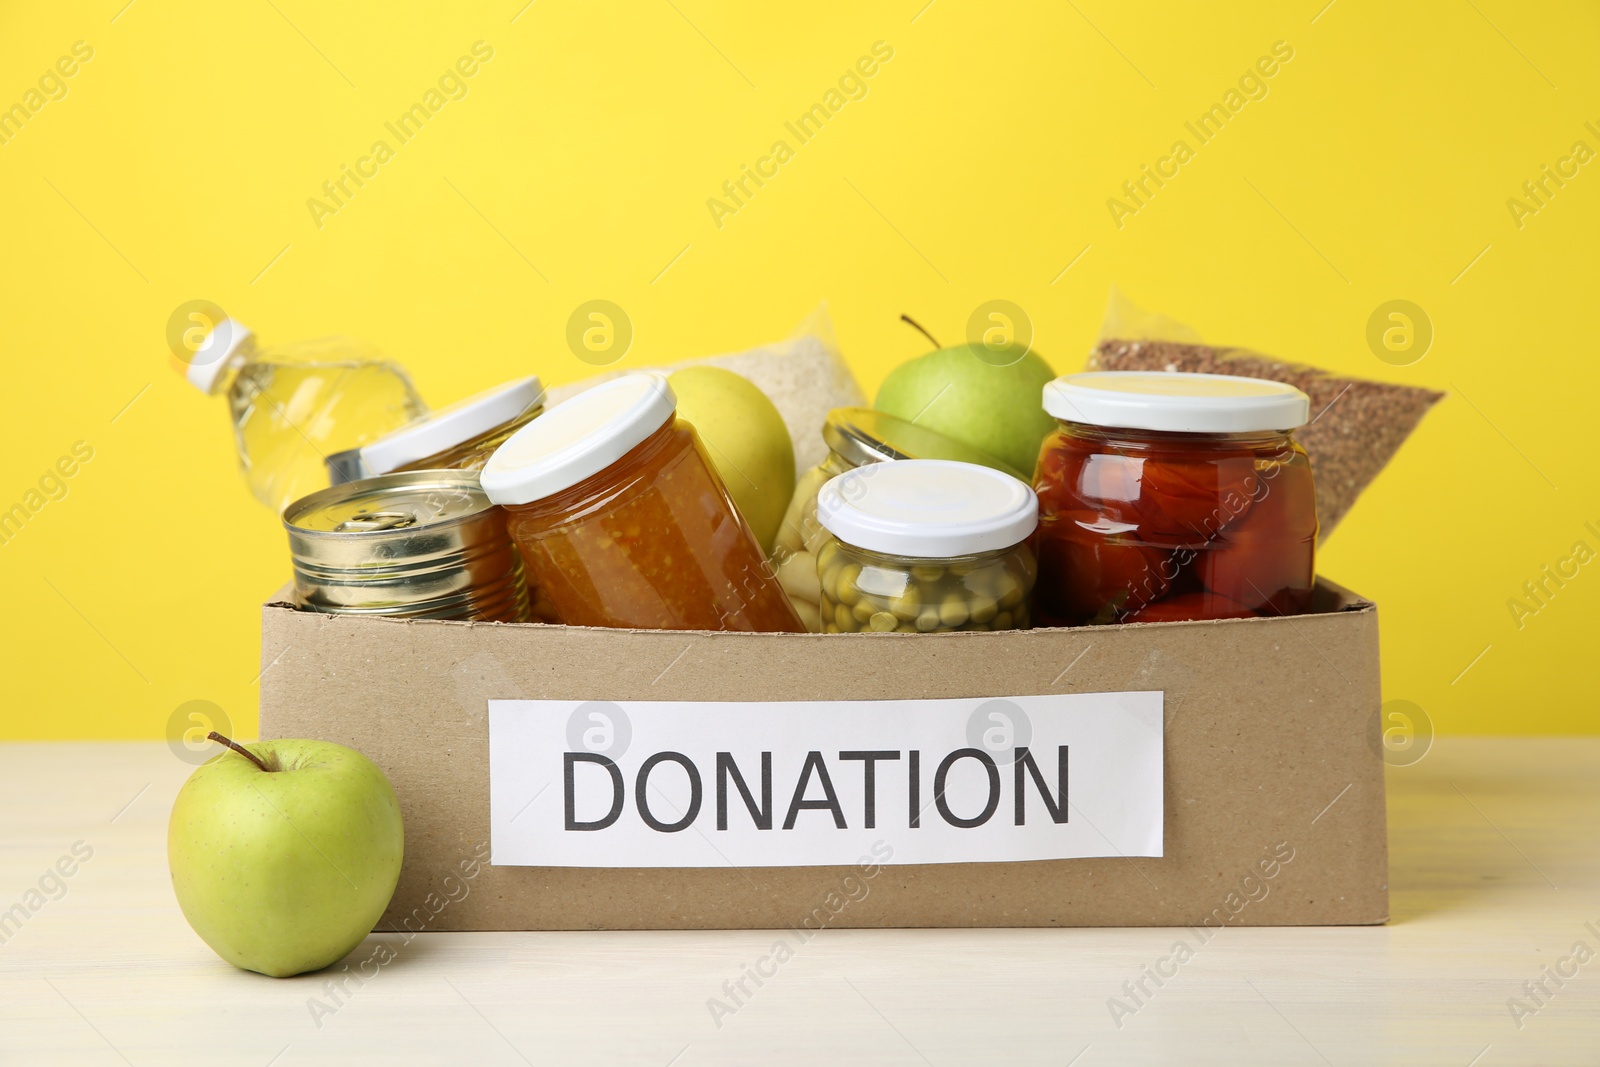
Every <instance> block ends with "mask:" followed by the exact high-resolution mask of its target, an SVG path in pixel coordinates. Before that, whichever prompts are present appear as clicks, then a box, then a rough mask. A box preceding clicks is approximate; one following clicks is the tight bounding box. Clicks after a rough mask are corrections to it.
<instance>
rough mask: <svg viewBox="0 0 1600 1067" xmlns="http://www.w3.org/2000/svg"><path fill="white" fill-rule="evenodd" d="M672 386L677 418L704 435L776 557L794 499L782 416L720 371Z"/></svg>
mask: <svg viewBox="0 0 1600 1067" xmlns="http://www.w3.org/2000/svg"><path fill="white" fill-rule="evenodd" d="M667 382H668V384H670V385H671V386H672V391H673V392H674V393H676V394H677V397H678V416H679V417H680V418H682V419H684V420H685V421H687V422H688V423H689V424H690V425H691V426H693V427H694V428H695V432H697V433H698V434H699V435H700V440H701V442H702V443H703V444H704V445H705V446H706V453H707V454H708V455H709V456H710V457H711V462H712V464H713V465H714V466H715V467H716V468H717V474H718V475H720V476H721V478H722V484H724V485H726V486H727V487H728V492H729V494H730V495H731V496H732V497H733V502H734V504H735V505H736V506H737V507H738V509H739V514H741V515H743V516H744V521H745V522H747V523H749V524H750V529H751V531H752V532H754V533H755V535H756V540H757V541H760V542H761V549H762V551H763V552H771V551H772V541H773V538H775V537H777V536H778V526H779V524H780V523H782V522H783V513H784V511H785V510H787V509H788V507H789V498H790V497H792V496H793V495H794V442H793V441H792V440H790V438H789V428H788V427H787V426H785V425H784V422H783V416H782V415H780V414H778V409H777V408H776V407H774V406H773V403H772V401H771V400H769V399H768V398H767V394H766V393H763V392H762V391H761V390H760V389H759V388H757V387H756V385H755V383H753V382H751V381H750V379H748V378H746V377H743V376H742V375H738V374H735V373H733V371H730V370H723V369H722V368H721V367H685V368H684V369H682V370H679V371H674V372H672V374H670V375H669V376H668V377H667ZM817 429H818V432H821V429H822V428H821V427H820V426H819V427H818V428H817Z"/></svg>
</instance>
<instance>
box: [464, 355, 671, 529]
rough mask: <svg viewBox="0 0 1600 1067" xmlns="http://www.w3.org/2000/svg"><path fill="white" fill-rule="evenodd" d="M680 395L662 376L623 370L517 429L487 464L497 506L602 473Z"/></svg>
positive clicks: (487, 482) (486, 480) (664, 417)
mask: <svg viewBox="0 0 1600 1067" xmlns="http://www.w3.org/2000/svg"><path fill="white" fill-rule="evenodd" d="M677 410H678V398H677V396H676V395H675V394H674V393H673V391H672V386H670V385H668V384H667V379H666V377H665V376H664V375H660V374H640V373H634V374H625V375H623V376H622V377H620V378H613V379H612V380H611V381H609V382H604V383H602V384H600V385H597V386H595V387H594V388H592V389H585V390H584V391H583V392H581V393H579V394H578V395H577V396H575V397H573V398H571V399H570V400H566V401H563V402H562V403H560V404H557V405H556V406H555V407H553V408H551V409H550V410H549V411H546V412H545V413H544V414H543V415H540V416H539V417H538V418H537V419H534V420H533V421H532V422H530V423H528V425H526V426H524V427H523V428H522V429H520V430H518V431H517V432H516V433H514V434H512V435H511V438H510V440H508V441H507V442H506V443H505V444H503V445H501V446H500V447H499V448H497V449H495V453H494V455H492V456H490V457H489V463H488V465H487V466H485V467H484V468H483V474H482V480H483V489H484V492H486V493H488V494H489V499H490V500H492V501H494V502H495V503H496V504H531V503H533V502H534V501H535V500H543V499H544V498H545V497H547V496H551V495H553V494H555V493H559V492H561V491H562V490H563V489H571V488H572V487H573V486H575V485H577V484H578V483H579V482H581V481H583V480H584V479H585V478H589V477H592V476H593V475H596V474H599V473H600V472H601V471H603V470H605V469H606V468H607V467H609V466H611V465H612V464H613V463H615V462H616V461H617V460H619V459H621V458H622V457H623V456H625V455H627V454H628V453H629V452H631V451H633V449H634V448H636V447H638V446H639V445H640V444H641V443H642V442H643V441H644V440H645V438H647V437H649V436H650V435H651V434H653V433H655V432H656V431H657V430H659V429H661V427H662V426H663V425H665V424H666V422H667V421H668V420H669V419H671V418H672V417H673V414H674V413H675V412H676V411H677Z"/></svg>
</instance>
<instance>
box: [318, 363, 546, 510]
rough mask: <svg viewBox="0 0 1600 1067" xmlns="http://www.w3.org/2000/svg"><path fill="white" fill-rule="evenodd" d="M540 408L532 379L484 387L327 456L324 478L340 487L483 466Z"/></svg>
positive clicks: (541, 400)
mask: <svg viewBox="0 0 1600 1067" xmlns="http://www.w3.org/2000/svg"><path fill="white" fill-rule="evenodd" d="M543 411H544V386H543V384H541V383H540V381H539V379H538V378H537V377H528V378H518V379H517V380H516V381H513V382H506V383H505V384H504V385H500V386H496V387H495V388H493V389H489V390H485V391H484V392H482V393H479V394H477V395H476V396H470V397H468V398H466V399H465V400H458V401H456V402H455V403H454V404H450V405H447V406H445V407H442V408H438V409H436V410H434V411H431V412H429V413H428V414H426V415H423V416H422V417H421V418H417V419H413V420H412V421H410V422H408V423H406V424H405V425H404V426H401V427H400V428H399V429H396V430H393V431H391V432H390V433H387V434H385V435H384V436H382V437H380V438H378V439H377V440H376V441H373V442H371V443H370V444H366V445H363V446H361V447H360V448H352V449H348V450H346V451H343V452H335V453H333V454H332V455H330V456H329V457H328V458H327V459H326V461H325V462H326V464H327V467H328V481H329V484H332V485H343V484H345V483H346V482H353V481H355V480H357V479H358V478H373V477H377V476H379V475H384V474H389V473H391V472H394V471H420V470H469V471H476V470H482V469H483V465H484V464H485V463H487V462H489V457H490V456H492V455H494V452H495V449H497V448H499V447H500V446H501V445H503V444H505V443H506V441H507V440H509V439H510V437H511V435H512V434H514V433H516V432H517V431H518V430H520V429H522V428H523V427H524V426H526V425H528V423H530V422H532V421H533V420H534V419H535V418H536V417H537V416H538V415H540V414H541V413H542V412H543Z"/></svg>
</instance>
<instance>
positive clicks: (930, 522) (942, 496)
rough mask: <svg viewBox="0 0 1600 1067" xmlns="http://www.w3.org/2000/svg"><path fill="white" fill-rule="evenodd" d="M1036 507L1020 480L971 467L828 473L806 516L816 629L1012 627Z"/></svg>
mask: <svg viewBox="0 0 1600 1067" xmlns="http://www.w3.org/2000/svg"><path fill="white" fill-rule="evenodd" d="M1038 517H1039V506H1038V503H1037V501H1036V500H1035V499H1034V495H1033V491H1032V490H1030V489H1029V488H1028V486H1027V485H1026V484H1025V483H1023V482H1021V481H1018V480H1017V479H1016V478H1013V477H1011V475H1009V474H1004V473H1002V472H1000V471H997V470H993V469H991V468H989V467H980V466H977V465H975V464H971V463H955V462H949V461H945V460H932V459H907V460H900V461H897V462H894V463H878V464H874V465H871V466H864V467H858V468H856V469H855V470H852V471H848V472H846V473H844V474H841V475H839V476H838V477H836V478H833V479H832V480H830V481H829V482H828V483H827V484H826V485H824V486H823V487H822V492H821V493H820V494H818V497H817V520H818V521H819V522H820V523H821V524H822V527H823V529H825V530H827V532H828V533H829V535H830V537H829V539H828V540H827V541H825V542H823V543H822V545H821V546H820V547H819V548H818V550H817V561H818V570H819V578H820V580H821V583H822V591H821V601H822V602H821V614H822V618H823V630H824V632H826V633H869V632H872V633H889V632H891V631H893V632H899V633H941V632H948V631H951V630H1024V629H1027V628H1028V626H1029V624H1030V617H1029V610H1028V596H1029V593H1031V592H1032V590H1033V583H1034V575H1035V571H1036V568H1035V564H1034V555H1033V550H1032V549H1031V548H1029V547H1028V544H1027V542H1028V537H1029V535H1030V534H1032V533H1033V531H1034V527H1035V525H1036V524H1037V522H1038Z"/></svg>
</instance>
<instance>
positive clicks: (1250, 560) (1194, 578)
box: [1034, 371, 1317, 626]
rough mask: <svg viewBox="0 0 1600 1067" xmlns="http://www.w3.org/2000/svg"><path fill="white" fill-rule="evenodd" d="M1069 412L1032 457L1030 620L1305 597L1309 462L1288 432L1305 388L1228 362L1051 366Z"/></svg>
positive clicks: (1049, 388)
mask: <svg viewBox="0 0 1600 1067" xmlns="http://www.w3.org/2000/svg"><path fill="white" fill-rule="evenodd" d="M1044 409H1045V411H1046V412H1048V413H1049V414H1051V415H1053V416H1055V417H1056V418H1057V419H1058V420H1060V422H1061V428H1060V429H1059V430H1057V431H1056V432H1055V433H1053V434H1051V435H1050V436H1049V437H1048V438H1046V439H1045V443H1044V446H1043V447H1042V448H1041V450H1040V453H1039V465H1038V468H1037V469H1036V471H1035V473H1034V489H1035V491H1036V492H1037V493H1038V496H1039V529H1038V533H1037V534H1036V535H1035V537H1036V541H1037V551H1038V556H1039V580H1038V585H1037V587H1036V590H1035V615H1036V618H1035V625H1044V626H1076V625H1081V624H1084V623H1109V622H1174V621H1184V620H1196V619H1232V618H1247V617H1250V616H1254V615H1292V614H1297V613H1300V612H1304V611H1306V610H1308V609H1309V607H1310V603H1311V589H1312V583H1313V580H1314V562H1315V551H1316V541H1317V515H1316V501H1315V496H1314V494H1313V493H1312V483H1311V464H1310V461H1309V460H1308V459H1307V458H1306V453H1305V450H1304V449H1303V448H1301V447H1300V445H1299V444H1297V443H1296V442H1295V440H1294V437H1293V436H1292V431H1293V430H1295V429H1296V428H1297V427H1300V426H1303V425H1305V423H1306V420H1307V418H1308V417H1309V414H1310V401H1309V399H1308V398H1307V397H1306V395H1305V394H1304V393H1302V392H1301V391H1300V390H1298V389H1296V388H1294V387H1293V386H1289V385H1285V384H1283V383H1281V382H1274V381H1268V380H1265V379H1260V378H1240V377H1234V376H1231V375H1224V374H1175V373H1166V374H1163V373H1146V372H1138V371H1125V372H1115V371H1106V372H1095V373H1089V374H1072V375H1067V376H1066V377H1062V378H1057V379H1056V380H1055V381H1053V382H1051V383H1050V384H1049V385H1046V386H1045V388H1044Z"/></svg>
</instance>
